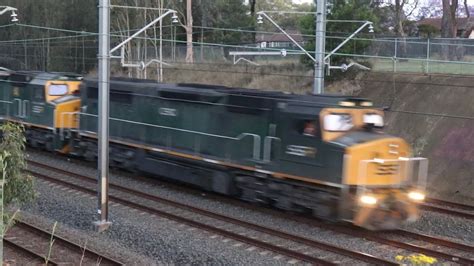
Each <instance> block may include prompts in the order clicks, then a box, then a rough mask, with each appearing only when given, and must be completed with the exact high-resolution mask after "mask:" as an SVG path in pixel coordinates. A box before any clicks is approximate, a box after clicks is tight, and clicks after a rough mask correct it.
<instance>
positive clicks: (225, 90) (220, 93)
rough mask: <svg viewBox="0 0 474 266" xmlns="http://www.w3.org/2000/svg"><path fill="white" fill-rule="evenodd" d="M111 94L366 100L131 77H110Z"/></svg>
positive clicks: (332, 102)
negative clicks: (173, 82) (174, 82)
mask: <svg viewBox="0 0 474 266" xmlns="http://www.w3.org/2000/svg"><path fill="white" fill-rule="evenodd" d="M85 81H86V86H87V87H95V88H97V86H98V83H97V79H86V80H85ZM110 84H111V86H110V89H111V90H112V91H121V92H124V93H138V94H141V95H150V96H156V93H157V91H158V92H169V93H173V94H175V95H176V94H186V95H198V96H204V97H206V96H207V97H211V98H214V97H224V96H229V97H231V98H246V99H253V100H254V103H256V102H255V100H257V101H265V102H267V103H268V102H274V101H287V102H295V103H298V105H321V106H339V103H340V102H341V101H352V102H362V101H368V100H366V99H363V98H356V97H350V96H344V95H327V94H325V95H312V94H293V93H285V92H279V91H262V90H255V89H246V88H232V87H226V86H219V85H205V84H193V83H176V84H170V83H157V82H156V81H154V80H143V79H130V78H112V79H111V81H110Z"/></svg>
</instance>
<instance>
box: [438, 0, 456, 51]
mask: <svg viewBox="0 0 474 266" xmlns="http://www.w3.org/2000/svg"><path fill="white" fill-rule="evenodd" d="M457 9H458V0H443V17H442V18H441V37H442V38H456V33H457V21H456V11H457ZM454 55H455V47H452V46H450V45H443V47H442V56H443V58H444V59H445V60H447V59H449V60H454Z"/></svg>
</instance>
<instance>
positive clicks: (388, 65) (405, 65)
mask: <svg viewBox="0 0 474 266" xmlns="http://www.w3.org/2000/svg"><path fill="white" fill-rule="evenodd" d="M372 69H373V71H389V72H414V73H425V74H457V75H473V74H474V62H473V63H472V64H465V63H463V64H461V63H456V62H453V63H444V62H443V63H441V62H430V63H429V65H427V64H426V62H423V61H419V60H409V59H408V60H404V61H398V62H397V63H396V70H394V62H393V61H392V60H388V59H386V60H384V59H377V60H374V61H372Z"/></svg>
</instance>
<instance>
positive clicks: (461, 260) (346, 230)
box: [30, 161, 474, 264]
mask: <svg viewBox="0 0 474 266" xmlns="http://www.w3.org/2000/svg"><path fill="white" fill-rule="evenodd" d="M30 164H32V165H33V164H35V165H37V166H39V167H43V168H46V169H50V170H52V171H56V172H62V173H64V174H67V175H70V176H75V177H76V178H80V179H84V178H88V179H90V180H93V181H94V182H95V181H96V180H95V179H94V178H91V177H87V176H82V175H80V174H76V173H71V172H69V171H67V170H63V169H59V168H56V167H53V166H50V165H45V164H42V163H38V162H34V161H30ZM110 186H111V187H114V188H115V189H118V190H120V189H121V187H120V186H119V185H115V184H110ZM122 188H123V187H122ZM125 189H127V190H128V188H125ZM142 196H143V195H142ZM151 196H152V197H154V196H153V195H151ZM291 219H294V220H295V221H299V222H304V223H306V224H309V225H315V226H318V227H320V228H324V229H328V230H331V231H335V232H338V233H343V234H347V235H351V236H355V237H359V238H366V239H367V240H370V241H374V242H378V243H381V244H385V245H390V246H394V247H398V248H402V249H405V250H410V251H414V252H420V253H424V254H427V255H430V256H435V257H438V258H443V259H446V260H449V261H453V262H459V263H463V264H474V260H472V259H468V258H462V257H460V256H456V255H451V254H447V253H444V252H439V251H435V250H430V249H427V248H424V247H421V246H417V245H414V244H410V243H403V242H398V241H395V240H390V239H386V238H384V237H381V236H380V235H378V234H376V233H374V232H370V231H358V230H354V229H353V228H347V227H342V226H338V225H331V224H326V223H321V222H318V221H315V220H313V219H308V218H303V217H298V218H296V219H295V217H291ZM395 232H397V233H400V234H403V235H405V236H407V237H412V238H416V239H419V240H422V241H426V242H430V241H432V243H434V244H437V245H441V246H445V247H449V248H454V249H458V250H463V251H468V252H471V251H472V249H473V247H472V246H469V245H464V244H461V243H456V242H451V241H448V240H445V239H440V238H436V237H433V236H427V235H423V234H418V233H414V232H410V231H403V230H398V231H395ZM296 237H297V236H296ZM428 239H429V240H428ZM294 241H296V242H300V241H304V240H302V239H300V241H297V240H294ZM306 245H307V244H306ZM319 248H321V249H323V248H322V247H319ZM335 253H336V252H335ZM369 256H370V255H369ZM353 258H354V257H353ZM358 259H360V260H363V261H366V262H368V260H369V259H370V258H365V259H363V258H362V257H360V258H358ZM372 263H375V262H374V261H373V262H372ZM388 263H393V262H390V261H385V262H383V264H388ZM378 264H381V262H378Z"/></svg>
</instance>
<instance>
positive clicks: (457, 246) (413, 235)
mask: <svg viewBox="0 0 474 266" xmlns="http://www.w3.org/2000/svg"><path fill="white" fill-rule="evenodd" d="M393 233H395V234H397V235H401V236H405V237H411V238H414V239H418V240H421V241H425V242H428V243H431V244H436V245H440V246H444V247H448V248H453V249H458V250H463V251H467V252H470V253H471V254H474V246H469V245H465V244H462V243H457V242H452V241H449V240H446V239H443V238H439V237H434V236H429V235H425V234H421V233H415V232H412V231H406V230H401V229H399V230H395V231H393Z"/></svg>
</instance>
